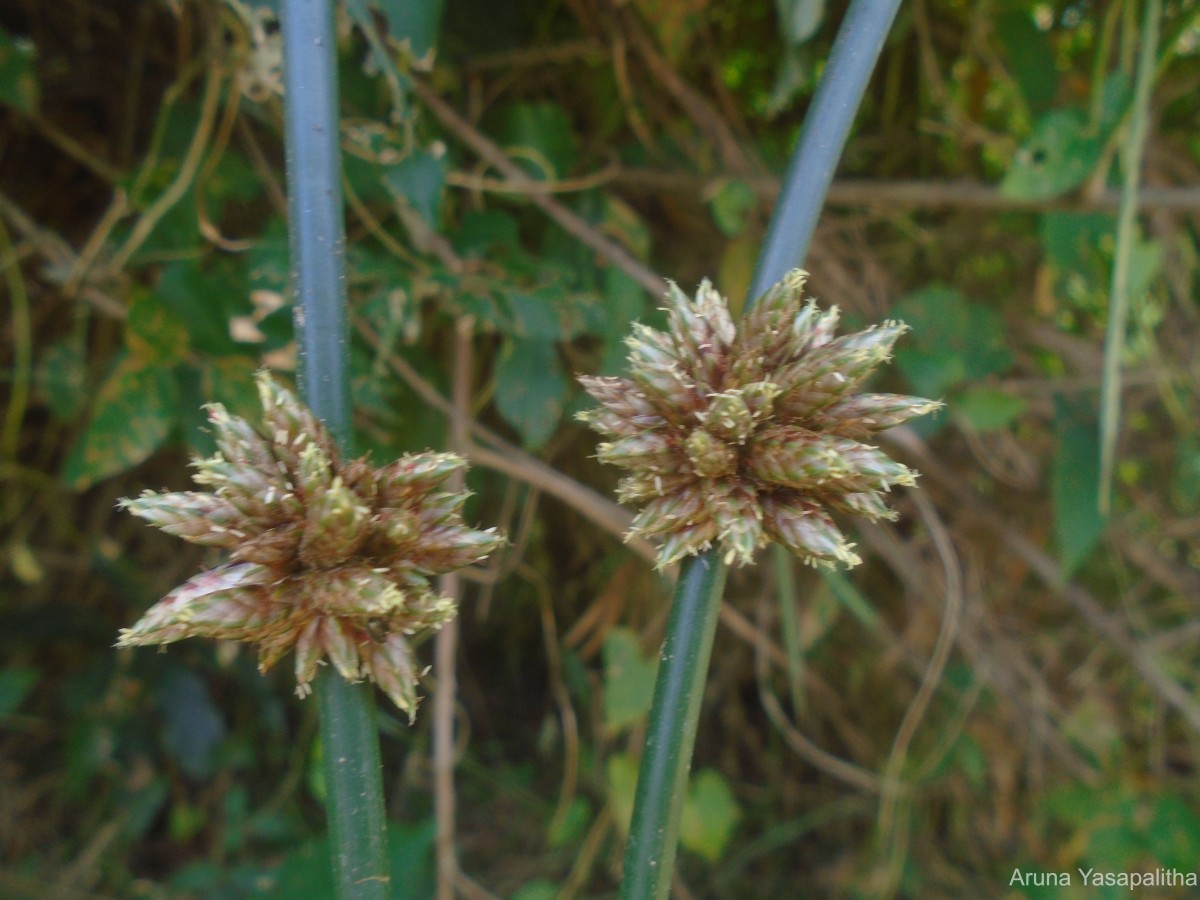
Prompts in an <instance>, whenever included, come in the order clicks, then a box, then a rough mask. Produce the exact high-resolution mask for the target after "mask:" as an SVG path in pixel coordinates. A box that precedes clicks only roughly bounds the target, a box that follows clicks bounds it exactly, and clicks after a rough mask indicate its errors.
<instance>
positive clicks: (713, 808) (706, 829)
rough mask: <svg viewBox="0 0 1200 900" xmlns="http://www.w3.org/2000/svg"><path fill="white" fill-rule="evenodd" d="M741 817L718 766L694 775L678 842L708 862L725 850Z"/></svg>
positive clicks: (682, 817)
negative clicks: (716, 768) (717, 769)
mask: <svg viewBox="0 0 1200 900" xmlns="http://www.w3.org/2000/svg"><path fill="white" fill-rule="evenodd" d="M741 817H742V811H741V808H740V807H739V806H738V802H737V800H736V799H734V796H733V792H732V791H731V790H730V789H729V783H728V782H727V781H726V780H725V778H724V777H723V776H722V775H721V773H720V772H717V771H716V770H715V769H701V770H700V771H699V772H697V773H696V774H695V775H693V776H692V782H691V784H690V785H688V792H687V797H686V798H684V801H683V812H682V814H681V816H680V819H679V843H680V844H682V845H683V846H684V847H685V848H686V849H688V850H691V851H692V852H693V853H695V854H697V855H699V856H702V857H704V858H705V859H707V860H708V861H709V862H716V861H717V860H719V859H720V858H721V854H722V853H724V852H725V847H726V845H727V844H728V843H729V839H730V838H731V837H732V836H733V829H734V828H735V827H736V826H737V823H738V820H739V819H741Z"/></svg>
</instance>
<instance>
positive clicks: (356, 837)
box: [281, 0, 391, 900]
mask: <svg viewBox="0 0 1200 900" xmlns="http://www.w3.org/2000/svg"><path fill="white" fill-rule="evenodd" d="M281 12H282V16H281V18H282V24H283V46H284V51H283V53H284V59H283V62H284V88H285V89H284V139H285V142H286V146H287V175H288V216H289V232H290V236H291V255H292V280H293V288H294V290H295V292H296V299H297V302H296V330H297V334H298V336H299V345H300V368H301V378H300V387H301V391H302V393H303V395H304V398H305V400H306V402H307V403H308V405H309V407H310V408H311V409H312V410H313V412H314V413H316V414H317V415H318V416H319V417H320V418H321V419H322V420H323V421H324V422H325V424H326V426H327V427H328V428H329V430H330V432H331V433H332V434H333V435H334V436H335V438H336V439H337V441H338V443H339V444H340V446H341V449H342V450H343V452H345V453H349V452H351V449H352V448H351V446H350V445H351V427H350V399H349V396H350V395H349V389H348V381H347V369H348V366H347V353H346V342H347V328H346V288H345V259H344V255H345V243H346V239H345V232H344V225H343V219H342V194H341V181H340V166H339V157H338V153H339V146H338V138H339V130H338V128H339V126H338V115H337V77H336V69H335V62H336V59H335V50H336V43H335V42H336V37H335V34H334V28H333V7H332V3H331V2H330V0H284V2H283V4H282V10H281ZM316 693H317V702H318V707H319V710H320V718H321V734H322V742H323V751H324V752H323V766H324V774H325V786H326V794H327V797H328V801H327V806H328V813H329V831H330V841H331V852H332V860H333V874H334V883H335V885H336V891H337V894H336V896H337V897H338V900H384V898H386V897H387V896H389V894H390V893H391V891H390V880H391V876H390V874H389V867H388V856H387V834H386V828H387V820H386V818H385V816H384V806H383V780H382V775H381V770H380V762H379V736H378V730H377V728H376V724H375V704H374V696H373V694H372V692H371V688H370V686H369V685H366V684H349V683H347V682H346V681H345V680H344V679H342V678H340V677H339V676H338V675H336V674H335V673H331V672H329V671H325V672H322V674H321V675H320V676H319V677H318V678H317V679H316Z"/></svg>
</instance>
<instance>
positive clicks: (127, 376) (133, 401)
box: [62, 355, 179, 491]
mask: <svg viewBox="0 0 1200 900" xmlns="http://www.w3.org/2000/svg"><path fill="white" fill-rule="evenodd" d="M178 406H179V384H178V382H177V381H176V380H175V375H174V373H173V372H172V371H171V370H170V369H168V368H165V367H163V366H162V365H159V364H157V363H153V362H147V361H146V360H144V359H139V358H138V357H136V356H129V355H123V356H121V357H120V358H119V359H118V361H117V363H116V365H115V366H114V367H113V370H112V371H111V372H110V373H109V376H108V378H106V379H105V380H104V383H103V384H102V385H101V386H100V391H99V393H98V394H97V396H96V401H95V404H94V407H93V414H92V419H91V421H90V422H89V424H88V426H87V429H86V430H85V431H84V433H83V434H82V435H81V436H80V438H79V440H78V442H77V443H76V444H75V446H74V448H73V449H72V450H71V453H70V454H69V455H68V457H67V461H66V463H65V465H64V466H63V476H62V477H63V480H64V481H66V482H67V484H69V485H70V486H71V487H73V488H74V489H75V490H77V491H81V490H84V489H85V488H88V487H90V486H91V485H93V484H95V483H96V482H97V481H100V480H101V479H103V478H108V477H109V476H111V475H116V474H118V473H119V472H124V471H125V470H126V469H129V468H131V467H133V466H136V465H137V464H138V463H140V462H142V461H143V460H145V459H146V458H147V457H148V456H150V454H151V453H153V452H154V451H155V450H157V449H158V448H159V447H160V446H161V445H162V443H163V441H165V440H166V438H167V435H168V434H169V433H170V431H171V426H172V425H173V424H174V423H175V419H176V414H177V409H178Z"/></svg>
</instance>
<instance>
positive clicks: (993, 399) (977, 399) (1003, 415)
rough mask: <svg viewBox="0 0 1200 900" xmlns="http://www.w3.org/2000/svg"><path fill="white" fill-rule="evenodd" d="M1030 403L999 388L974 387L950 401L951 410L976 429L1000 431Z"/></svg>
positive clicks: (1014, 419)
mask: <svg viewBox="0 0 1200 900" xmlns="http://www.w3.org/2000/svg"><path fill="white" fill-rule="evenodd" d="M1026 406H1028V404H1027V403H1026V402H1025V399H1024V398H1023V397H1017V396H1015V395H1013V394H1009V393H1007V392H1005V391H1001V390H998V389H997V388H972V389H970V390H966V391H963V392H962V393H960V394H958V395H957V396H955V397H954V398H953V399H952V400H951V401H950V410H951V412H953V413H954V415H956V416H958V417H960V418H962V419H964V420H965V421H966V422H967V423H968V424H969V425H970V426H971V427H972V428H974V429H975V430H976V431H1000V430H1002V429H1004V428H1007V427H1008V426H1009V425H1011V424H1012V423H1013V422H1014V421H1016V419H1017V417H1018V416H1020V415H1021V413H1023V412H1025V407H1026Z"/></svg>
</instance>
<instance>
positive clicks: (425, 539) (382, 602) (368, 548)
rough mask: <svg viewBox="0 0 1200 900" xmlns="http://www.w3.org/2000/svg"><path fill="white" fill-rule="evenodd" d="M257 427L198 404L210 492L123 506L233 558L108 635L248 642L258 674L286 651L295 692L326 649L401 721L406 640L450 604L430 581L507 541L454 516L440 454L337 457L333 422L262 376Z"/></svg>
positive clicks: (203, 475)
mask: <svg viewBox="0 0 1200 900" xmlns="http://www.w3.org/2000/svg"><path fill="white" fill-rule="evenodd" d="M258 391H259V396H260V398H261V400H262V406H263V421H262V426H261V427H256V426H255V425H253V424H251V423H250V422H248V421H247V420H245V419H242V418H239V417H237V416H233V415H230V414H229V412H228V411H227V410H226V409H225V408H224V407H223V406H221V405H220V404H212V405H211V406H209V407H208V418H209V421H210V422H211V424H212V427H213V433H214V437H215V438H216V443H217V453H216V455H215V456H212V457H210V458H208V459H197V460H196V461H195V463H194V465H195V468H196V473H195V475H194V476H193V478H194V480H195V481H196V482H197V483H198V484H201V485H206V486H208V487H210V488H211V489H212V490H211V492H196V491H185V492H179V493H154V492H152V491H146V492H145V493H143V494H142V495H141V496H140V497H137V498H133V499H125V500H122V501H121V505H122V506H123V507H124V508H125V509H127V510H129V511H130V512H131V513H133V514H134V515H136V516H140V517H141V518H143V519H145V520H147V521H148V522H149V523H150V524H152V525H154V526H156V527H158V528H160V529H162V530H163V531H165V532H167V533H168V534H173V535H177V536H179V537H181V538H183V539H184V540H187V541H191V542H192V543H195V544H203V545H207V546H212V547H219V548H222V549H224V550H226V551H228V553H229V557H228V561H227V562H225V563H224V564H222V565H219V566H217V567H216V568H213V569H211V570H209V571H205V572H201V573H200V574H199V575H196V576H195V577H194V578H191V579H190V580H188V581H187V582H185V583H184V584H182V585H181V586H179V587H178V588H176V589H175V590H173V591H171V593H169V594H167V595H166V596H165V597H163V598H162V599H161V600H159V601H158V603H156V604H155V605H154V606H152V607H151V608H150V609H149V610H148V611H147V612H146V614H145V615H144V616H142V618H141V619H140V620H138V622H137V623H136V624H135V625H134V626H133V627H132V628H128V629H124V630H122V632H121V635H120V639H119V641H118V646H122V647H126V646H133V645H141V644H166V643H170V642H172V641H177V640H180V639H182V638H186V637H210V638H218V639H226V640H237V641H248V642H251V643H255V644H257V645H258V650H259V668H260V669H261V670H262V671H264V672H265V671H266V670H267V669H269V668H270V667H271V666H272V665H274V664H275V663H276V662H277V661H278V660H279V659H280V658H281V657H282V656H283V655H284V654H286V653H287V652H288V651H289V650H292V651H294V652H295V664H296V684H297V693H298V694H300V695H301V696H305V695H306V694H308V693H310V692H311V690H312V688H311V684H310V683H311V681H312V679H313V678H314V676H315V675H316V671H317V666H318V665H319V664H320V663H321V661H322V660H323V659H325V658H328V659H329V661H330V662H331V663H332V664H333V666H334V668H335V669H337V671H338V672H339V673H340V674H341V675H342V676H343V677H344V678H346V679H348V680H351V681H358V680H362V679H364V678H366V679H370V680H372V681H374V682H376V683H377V684H378V685H379V686H380V688H382V689H383V691H384V692H385V693H386V694H387V695H388V696H389V697H390V698H391V699H392V700H393V701H394V702H395V704H396V705H397V706H398V707H400V708H401V709H402V710H404V711H405V712H407V713H408V714H409V716H410V717H411V716H412V715H413V713H414V711H415V709H416V703H417V699H416V683H417V679H418V677H419V675H420V671H419V670H418V668H417V663H416V660H415V657H414V654H413V643H414V641H417V640H419V639H420V638H421V637H423V636H425V635H427V634H428V633H429V632H431V631H433V630H436V629H437V628H438V627H440V625H441V624H442V623H443V622H444V621H445V620H447V619H449V618H451V617H453V615H454V614H455V604H454V602H453V601H452V600H451V599H449V598H445V597H440V596H438V594H437V592H436V591H435V590H434V588H433V586H432V584H431V581H430V579H431V577H432V576H435V575H437V574H440V573H444V572H449V571H452V570H454V569H458V568H461V567H463V566H466V565H469V564H471V563H474V562H477V561H479V560H481V559H483V558H484V557H486V556H487V555H488V554H489V553H491V552H492V551H493V550H495V549H496V548H497V547H498V546H500V545H501V544H502V543H503V542H504V538H503V537H502V536H501V535H499V534H498V533H496V531H495V529H489V530H487V531H477V530H475V529H472V528H469V527H467V526H466V525H464V524H463V522H462V516H461V510H462V506H463V503H464V502H465V501H466V499H467V497H468V496H470V495H469V493H468V492H466V491H448V490H444V487H445V485H446V482H447V480H448V479H449V478H450V476H451V475H452V474H453V473H454V472H456V471H459V470H461V469H463V468H464V467H465V465H466V463H465V461H464V460H462V459H461V458H460V457H458V456H455V455H454V454H451V453H433V452H427V453H419V454H410V455H407V456H404V457H402V458H400V459H398V460H396V461H395V462H392V463H390V464H388V465H385V466H383V467H381V468H374V467H372V466H371V465H370V464H369V463H368V462H367V460H366V458H359V459H354V460H350V461H348V462H347V461H343V460H342V458H341V454H339V452H338V449H337V447H336V445H335V442H334V440H333V438H332V436H331V435H330V433H329V431H328V430H327V429H326V428H325V426H324V425H323V424H322V423H321V421H320V420H319V419H318V418H317V417H316V416H315V415H313V413H312V412H311V411H309V410H308V409H307V408H306V407H305V406H304V405H303V404H301V403H300V401H299V400H298V399H297V398H296V397H295V395H293V394H292V393H291V392H290V391H288V390H287V389H285V388H283V387H282V386H280V385H279V384H278V383H276V382H275V381H274V380H273V379H271V377H270V376H268V375H267V374H265V373H263V374H261V375H260V376H259V378H258Z"/></svg>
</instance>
